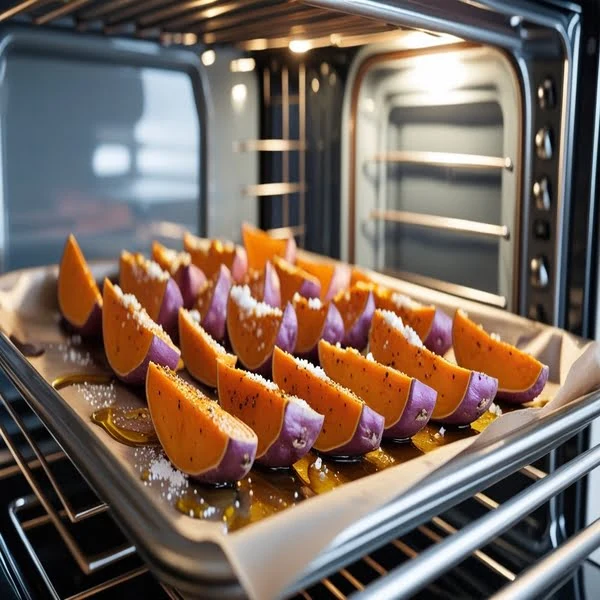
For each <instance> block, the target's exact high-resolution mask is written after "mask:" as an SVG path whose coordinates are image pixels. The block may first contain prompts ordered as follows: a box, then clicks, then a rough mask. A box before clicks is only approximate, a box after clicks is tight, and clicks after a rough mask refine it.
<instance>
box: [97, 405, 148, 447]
mask: <svg viewBox="0 0 600 600" xmlns="http://www.w3.org/2000/svg"><path fill="white" fill-rule="evenodd" d="M92 421H93V422H94V423H96V425H99V426H100V427H102V428H103V429H104V430H105V431H106V432H107V433H108V434H109V435H110V436H111V437H112V438H114V439H115V440H117V441H118V442H121V443H122V444H126V445H127V446H147V445H149V444H157V443H158V437H157V436H156V432H155V431H154V425H153V424H152V419H151V418H150V411H149V410H148V409H147V408H119V407H116V406H109V407H107V408H101V409H100V410H97V411H96V412H94V413H92Z"/></svg>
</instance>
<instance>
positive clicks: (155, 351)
mask: <svg viewBox="0 0 600 600" xmlns="http://www.w3.org/2000/svg"><path fill="white" fill-rule="evenodd" d="M109 362H110V361H109ZM150 362H153V363H156V364H157V365H161V366H164V367H169V368H170V369H173V370H175V369H176V368H177V363H178V362H179V352H178V351H177V350H175V348H173V347H172V346H170V345H169V344H167V343H166V342H164V341H163V340H161V339H160V338H159V337H158V336H156V335H155V336H154V338H153V339H152V343H151V344H150V348H149V349H148V353H147V354H146V358H144V360H143V361H142V362H141V363H140V364H139V365H138V366H137V367H136V368H135V369H134V370H133V371H130V372H129V373H117V371H115V370H114V369H113V371H115V373H116V375H117V377H118V378H119V379H121V381H124V382H125V383H130V384H132V385H142V384H143V383H145V381H146V373H147V372H148V367H149V366H150ZM111 366H112V365H111Z"/></svg>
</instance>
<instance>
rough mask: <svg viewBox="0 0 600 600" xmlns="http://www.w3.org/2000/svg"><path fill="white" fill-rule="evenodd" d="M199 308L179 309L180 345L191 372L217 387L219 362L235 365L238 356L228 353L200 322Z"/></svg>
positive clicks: (193, 375)
mask: <svg viewBox="0 0 600 600" xmlns="http://www.w3.org/2000/svg"><path fill="white" fill-rule="evenodd" d="M200 322H201V317H200V313H199V312H198V311H197V310H191V311H188V310H186V309H185V308H180V309H179V346H180V348H181V356H182V358H183V361H184V364H185V367H186V368H187V370H188V372H189V374H190V375H191V376H192V377H193V378H194V379H197V380H198V381H200V382H201V383H203V384H204V385H207V386H209V387H212V388H216V387H217V362H218V361H222V362H224V363H225V364H227V365H229V366H231V367H233V366H235V364H236V362H237V356H235V355H233V354H229V353H227V351H226V350H225V348H223V346H221V344H219V343H218V342H217V341H215V339H214V338H213V337H212V336H211V335H210V334H209V333H208V332H207V331H206V330H205V329H204V328H203V327H202V325H201V324H200Z"/></svg>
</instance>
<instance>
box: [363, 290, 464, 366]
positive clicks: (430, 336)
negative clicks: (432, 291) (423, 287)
mask: <svg viewBox="0 0 600 600" xmlns="http://www.w3.org/2000/svg"><path fill="white" fill-rule="evenodd" d="M357 287H362V288H364V289H370V290H371V291H372V292H373V296H374V299H375V307H376V308H380V309H382V310H390V311H392V312H393V313H396V314H397V315H398V316H399V317H401V318H402V321H403V322H404V323H405V324H406V325H408V326H409V327H411V328H412V329H414V330H415V331H416V332H417V335H418V336H419V337H420V338H421V340H422V341H423V343H424V344H425V347H426V348H428V349H429V350H431V351H433V352H435V353H436V354H440V355H443V354H445V353H446V352H447V351H448V350H449V349H450V346H451V345H452V319H451V318H450V317H449V316H448V315H447V314H446V313H445V312H444V311H443V310H441V309H439V308H436V307H435V306H427V305H424V304H420V303H419V302H415V301H414V300H413V299H412V298H409V297H408V296H405V295H404V294H400V293H399V292H396V291H394V290H391V289H388V288H384V287H381V286H378V285H374V284H369V283H365V282H359V283H358V284H357Z"/></svg>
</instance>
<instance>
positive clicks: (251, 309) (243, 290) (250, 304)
mask: <svg viewBox="0 0 600 600" xmlns="http://www.w3.org/2000/svg"><path fill="white" fill-rule="evenodd" d="M229 294H230V297H231V299H232V300H233V301H234V302H235V303H236V304H237V305H238V306H239V308H240V309H241V310H242V311H243V312H245V313H248V314H251V315H253V316H255V317H266V316H270V315H273V316H276V317H281V316H282V315H283V313H282V312H281V310H280V309H279V308H275V307H273V306H270V305H269V304H266V303H265V302H259V301H258V300H256V298H253V297H252V293H251V292H250V288H249V287H248V286H247V285H234V286H233V287H232V288H231V291H230V292H229Z"/></svg>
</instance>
